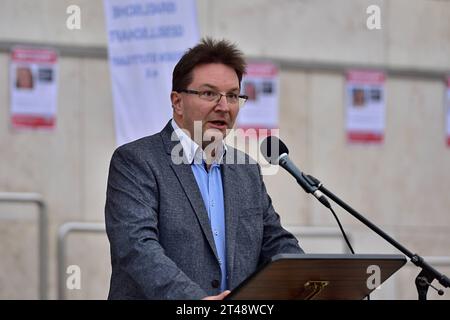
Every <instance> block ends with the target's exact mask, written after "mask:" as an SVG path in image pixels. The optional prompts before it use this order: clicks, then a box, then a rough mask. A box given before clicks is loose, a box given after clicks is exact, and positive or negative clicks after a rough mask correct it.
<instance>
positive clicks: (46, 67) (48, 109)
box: [9, 47, 58, 130]
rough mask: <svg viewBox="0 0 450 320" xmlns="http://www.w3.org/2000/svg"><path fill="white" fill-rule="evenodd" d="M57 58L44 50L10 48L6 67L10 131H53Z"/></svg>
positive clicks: (48, 50) (56, 55)
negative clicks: (8, 70) (8, 74)
mask: <svg viewBox="0 0 450 320" xmlns="http://www.w3.org/2000/svg"><path fill="white" fill-rule="evenodd" d="M57 63H58V54H57V53H56V51H55V50H52V49H46V48H20V47H16V48H13V49H12V51H11V63H10V77H9V79H10V85H9V86H10V97H11V100H10V103H11V124H12V128H14V129H21V130H22V129H38V128H39V129H53V128H54V127H55V123H56V106H57V91H58V88H57Z"/></svg>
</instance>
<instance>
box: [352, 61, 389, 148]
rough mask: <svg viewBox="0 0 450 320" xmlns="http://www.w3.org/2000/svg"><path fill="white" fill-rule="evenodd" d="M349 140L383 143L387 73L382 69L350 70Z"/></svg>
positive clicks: (353, 141)
mask: <svg viewBox="0 0 450 320" xmlns="http://www.w3.org/2000/svg"><path fill="white" fill-rule="evenodd" d="M346 80H347V83H346V100H347V101H346V104H347V141H348V142H350V143H375V144H377V143H381V142H383V139H384V131H385V113H386V105H385V99H384V97H385V89H384V82H385V74H384V73H383V72H378V71H365V70H351V71H349V72H347V79H346Z"/></svg>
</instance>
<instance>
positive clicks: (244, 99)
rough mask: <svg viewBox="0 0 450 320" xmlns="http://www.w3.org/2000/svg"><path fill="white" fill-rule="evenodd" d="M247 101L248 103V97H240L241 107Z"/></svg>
mask: <svg viewBox="0 0 450 320" xmlns="http://www.w3.org/2000/svg"><path fill="white" fill-rule="evenodd" d="M245 101H247V98H246V97H239V107H242V106H243V105H244V103H245Z"/></svg>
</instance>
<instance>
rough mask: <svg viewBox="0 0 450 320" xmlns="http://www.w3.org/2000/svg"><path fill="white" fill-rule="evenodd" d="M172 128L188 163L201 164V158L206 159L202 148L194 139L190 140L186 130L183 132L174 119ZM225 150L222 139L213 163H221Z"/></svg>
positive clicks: (225, 146)
mask: <svg viewBox="0 0 450 320" xmlns="http://www.w3.org/2000/svg"><path fill="white" fill-rule="evenodd" d="M171 124H172V127H173V130H174V131H175V133H176V135H177V136H178V139H179V140H180V142H181V146H182V147H183V153H184V156H185V157H186V159H187V161H188V163H190V164H192V163H194V164H202V163H203V160H204V159H206V154H205V152H204V151H203V149H202V148H200V146H199V145H198V144H197V143H196V142H195V141H194V140H192V139H191V138H190V137H189V136H188V135H187V134H186V132H184V130H183V129H181V128H180V127H179V126H178V125H177V123H176V122H175V120H174V119H172V121H171ZM226 152H227V145H226V144H225V142H224V141H223V140H222V145H221V147H220V148H219V150H218V153H217V155H216V157H215V159H214V161H213V164H220V163H222V160H223V156H224V155H225V153H226Z"/></svg>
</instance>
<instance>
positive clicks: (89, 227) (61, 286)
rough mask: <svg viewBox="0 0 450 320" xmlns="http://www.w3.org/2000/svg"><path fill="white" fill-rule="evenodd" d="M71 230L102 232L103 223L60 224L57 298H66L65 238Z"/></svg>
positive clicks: (103, 229) (103, 228) (103, 230)
mask: <svg viewBox="0 0 450 320" xmlns="http://www.w3.org/2000/svg"><path fill="white" fill-rule="evenodd" d="M72 232H82V233H86V232H94V233H98V232H101V233H104V232H105V224H104V223H93V222H67V223H64V224H62V225H61V226H60V227H59V229H58V243H57V246H58V249H57V251H58V253H57V255H58V256H57V261H58V300H65V299H66V281H65V280H66V279H65V278H66V277H65V275H66V268H67V266H66V238H67V236H68V235H69V234H70V233H72Z"/></svg>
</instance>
